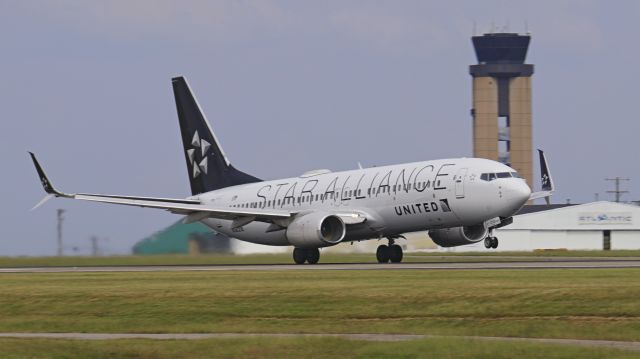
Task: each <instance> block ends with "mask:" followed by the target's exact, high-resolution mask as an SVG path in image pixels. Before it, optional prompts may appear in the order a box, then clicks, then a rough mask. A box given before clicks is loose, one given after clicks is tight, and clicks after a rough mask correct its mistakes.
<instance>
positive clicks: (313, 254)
mask: <svg viewBox="0 0 640 359" xmlns="http://www.w3.org/2000/svg"><path fill="white" fill-rule="evenodd" d="M319 260H320V250H319V249H318V248H309V249H307V263H309V264H316V263H318V261H319Z"/></svg>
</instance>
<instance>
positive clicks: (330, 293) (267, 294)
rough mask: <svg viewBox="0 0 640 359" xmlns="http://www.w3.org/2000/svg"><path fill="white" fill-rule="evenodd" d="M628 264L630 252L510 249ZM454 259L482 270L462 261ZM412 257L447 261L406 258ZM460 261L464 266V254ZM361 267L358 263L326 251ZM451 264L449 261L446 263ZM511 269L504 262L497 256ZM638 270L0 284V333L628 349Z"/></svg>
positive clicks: (379, 352) (309, 348) (52, 345)
mask: <svg viewBox="0 0 640 359" xmlns="http://www.w3.org/2000/svg"><path fill="white" fill-rule="evenodd" d="M558 254H560V255H561V256H563V257H565V256H576V257H584V256H593V257H600V256H604V255H609V256H621V257H629V256H635V255H638V252H637V251H635V252H634V251H616V252H557V253H556V252H543V253H539V254H537V255H538V256H532V255H531V254H529V253H527V254H523V253H517V254H516V255H523V256H522V257H523V258H530V259H534V260H535V259H536V258H538V259H539V258H541V257H539V256H542V257H543V258H544V257H549V256H556V255H558ZM463 255H464V257H461V259H460V260H464V261H468V260H469V259H470V258H472V259H473V258H475V257H477V258H478V260H491V259H492V256H496V255H499V256H511V255H514V254H512V253H499V254H491V255H488V256H487V255H479V254H477V255H474V254H469V253H465V254H463ZM410 256H411V257H408V259H411V260H417V261H440V260H449V261H450V260H452V259H451V258H449V259H446V258H442V256H441V255H440V254H438V255H432V254H424V255H423V254H419V255H414V254H411V255H410ZM469 256H471V257H469ZM324 259H326V260H327V261H334V262H371V261H372V258H371V256H370V255H360V254H356V255H333V254H332V255H328V256H326V257H325V258H324ZM453 260H458V259H456V258H454V259H453ZM509 260H512V259H509ZM289 262H290V260H289V255H288V254H286V255H284V254H283V255H256V256H224V255H217V256H199V257H187V256H184V257H181V256H177V257H176V256H172V257H169V256H167V257H164V256H160V257H105V258H87V257H62V258H10V259H9V258H0V266H27V265H77V266H81V265H131V264H147V265H151V264H227V263H235V264H243V263H289ZM639 276H640V269H597V270H595V269H591V270H581V269H564V270H558V269H541V270H533V269H532V270H447V271H444V270H443V271H427V270H375V271H222V272H210V271H207V272H197V271H188V272H104V273H37V274H35V273H33V274H32V273H11V274H0V290H1V292H0V293H1V295H0V332H89V333H94V332H97V333H208V332H238V333H399V334H435V335H450V336H461V335H474V336H512V337H539V338H577V339H607V340H624V341H639V340H640V301H639V300H638V298H640V279H639ZM212 355H215V357H229V358H234V357H247V358H279V357H305V356H306V357H314V358H323V357H337V356H339V357H363V358H364V357H367V358H369V357H373V358H386V357H391V356H393V357H406V358H420V357H425V358H427V357H431V358H436V357H437V358H441V357H445V358H447V357H449V358H483V357H484V358H507V357H509V358H512V357H516V356H517V357H522V358H538V357H545V358H576V357H580V358H601V357H607V358H618V357H620V358H631V357H638V353H637V352H635V353H634V352H624V351H616V350H611V349H594V348H584V347H572V346H567V345H554V344H539V343H515V342H484V341H477V340H468V339H455V338H438V339H424V340H415V341H410V342H397V343H372V342H364V341H352V340H346V339H337V338H304V339H300V338H276V339H273V338H247V339H207V340H195V341H187V340H169V341H152V340H141V339H140V340H111V341H81V340H62V339H57V340H50V339H0V357H1V358H12V357H16V358H19V357H52V358H67V357H92V358H101V357H143V358H145V357H146V358H169V357H171V358H173V357H194V358H197V357H211V356H212Z"/></svg>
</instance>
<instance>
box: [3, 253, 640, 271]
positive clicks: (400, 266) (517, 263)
mask: <svg viewBox="0 0 640 359" xmlns="http://www.w3.org/2000/svg"><path fill="white" fill-rule="evenodd" d="M604 268H640V258H638V257H633V258H607V259H604V258H570V259H567V258H566V257H565V258H548V257H547V258H544V259H539V260H535V259H533V260H532V259H527V260H501V261H484V260H483V261H464V260H462V261H461V260H458V261H445V262H442V261H440V262H433V261H432V262H429V261H425V262H408V263H386V264H380V263H324V264H323V263H320V264H315V265H295V264H233V265H229V264H225V265H215V264H212V265H139V266H133V265H131V266H129V265H127V266H86V267H85V266H83V267H12V268H8V267H4V268H0V273H69V272H71V273H85V272H183V271H292V270H297V271H318V270H492V269H522V270H524V269H604Z"/></svg>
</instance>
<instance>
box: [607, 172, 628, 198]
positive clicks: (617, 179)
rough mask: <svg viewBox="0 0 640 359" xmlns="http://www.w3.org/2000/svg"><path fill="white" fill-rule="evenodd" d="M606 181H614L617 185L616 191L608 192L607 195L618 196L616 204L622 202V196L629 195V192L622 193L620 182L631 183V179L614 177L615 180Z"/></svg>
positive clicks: (608, 179)
mask: <svg viewBox="0 0 640 359" xmlns="http://www.w3.org/2000/svg"><path fill="white" fill-rule="evenodd" d="M604 180H605V181H613V182H614V183H615V187H616V189H615V190H611V191H607V193H614V194H615V195H616V202H620V196H621V195H622V194H623V193H629V191H621V190H620V181H631V179H630V178H621V177H613V178H605V179H604Z"/></svg>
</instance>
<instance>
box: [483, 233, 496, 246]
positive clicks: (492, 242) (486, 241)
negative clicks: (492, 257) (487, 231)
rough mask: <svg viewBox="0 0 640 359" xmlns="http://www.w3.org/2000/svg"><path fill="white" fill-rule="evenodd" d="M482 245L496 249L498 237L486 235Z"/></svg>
mask: <svg viewBox="0 0 640 359" xmlns="http://www.w3.org/2000/svg"><path fill="white" fill-rule="evenodd" d="M484 247H485V248H486V249H491V248H493V249H496V248H498V238H497V237H492V236H488V237H487V238H485V239H484Z"/></svg>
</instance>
